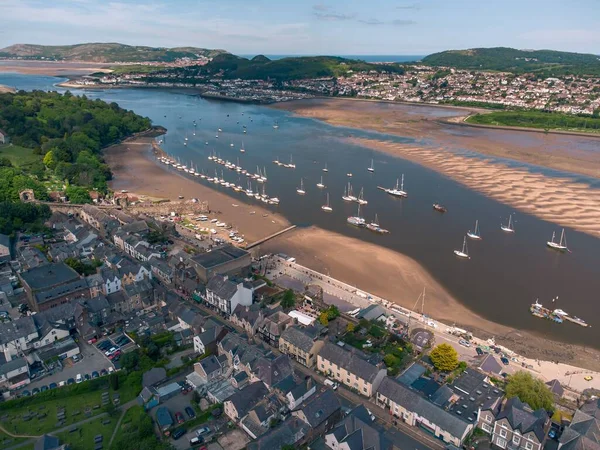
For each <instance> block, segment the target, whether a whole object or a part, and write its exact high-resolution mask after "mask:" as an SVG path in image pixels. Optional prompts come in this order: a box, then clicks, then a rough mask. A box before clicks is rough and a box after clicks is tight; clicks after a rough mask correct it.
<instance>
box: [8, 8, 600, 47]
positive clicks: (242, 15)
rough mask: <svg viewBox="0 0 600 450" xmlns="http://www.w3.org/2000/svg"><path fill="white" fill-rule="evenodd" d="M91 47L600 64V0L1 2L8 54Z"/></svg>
mask: <svg viewBox="0 0 600 450" xmlns="http://www.w3.org/2000/svg"><path fill="white" fill-rule="evenodd" d="M83 42H120V43H124V44H130V45H148V46H153V47H176V46H195V47H204V48H221V49H225V50H228V51H230V52H232V53H236V54H261V53H262V54H290V55H293V54H321V55H323V54H327V55H426V54H430V53H434V52H437V51H443V50H448V49H464V48H473V47H497V46H503V47H515V48H520V49H542V48H545V49H553V50H564V51H574V52H582V53H595V54H600V0H544V1H541V0H502V1H493V0H329V1H319V0H312V1H310V0H309V1H306V0H117V1H107V0H0V48H2V47H5V46H8V45H12V44H16V43H28V44H46V45H64V44H76V43H83Z"/></svg>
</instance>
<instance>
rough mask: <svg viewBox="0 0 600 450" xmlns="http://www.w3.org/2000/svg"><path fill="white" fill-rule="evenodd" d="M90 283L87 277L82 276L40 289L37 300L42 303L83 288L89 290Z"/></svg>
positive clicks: (36, 296)
mask: <svg viewBox="0 0 600 450" xmlns="http://www.w3.org/2000/svg"><path fill="white" fill-rule="evenodd" d="M88 289H89V287H88V284H87V281H86V280H85V278H80V279H77V280H74V281H71V282H69V283H64V284H61V285H59V286H56V287H53V288H48V289H44V290H40V291H39V292H36V293H35V301H36V302H37V303H38V304H40V305H42V304H44V303H47V302H50V301H52V300H55V299H57V298H60V297H63V296H65V295H71V294H75V293H76V292H80V291H83V290H88Z"/></svg>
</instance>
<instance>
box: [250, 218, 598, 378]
mask: <svg viewBox="0 0 600 450" xmlns="http://www.w3.org/2000/svg"><path fill="white" fill-rule="evenodd" d="M259 251H260V252H261V253H280V252H282V253H286V254H288V255H291V256H294V257H295V258H296V260H297V261H298V263H299V264H302V265H303V266H306V267H309V268H311V269H313V270H316V271H319V272H321V273H324V274H327V275H329V276H331V277H332V278H335V279H338V280H340V281H343V282H345V283H348V284H351V285H353V286H356V287H357V288H358V289H360V290H363V291H365V292H369V293H371V294H374V295H377V296H379V297H382V298H385V299H386V300H389V301H391V302H393V303H396V304H398V305H401V306H403V307H405V308H409V309H413V308H414V307H415V302H416V300H417V298H418V297H419V295H420V294H421V293H422V291H423V287H426V288H427V291H426V299H425V304H424V310H423V311H424V313H425V314H427V315H429V316H431V317H433V318H434V319H436V320H439V321H441V322H444V323H446V324H448V325H456V326H459V327H461V328H464V329H468V330H470V331H472V332H473V334H474V335H475V336H477V337H479V338H480V339H484V340H487V339H489V338H491V337H494V338H495V340H496V342H497V343H498V344H500V345H503V346H505V347H507V348H510V349H511V350H513V351H514V352H516V353H518V354H520V355H522V356H524V357H526V358H530V359H532V360H538V359H539V360H546V361H559V362H562V363H565V364H569V365H571V366H576V367H581V368H585V369H589V370H595V371H599V370H600V352H598V351H596V350H590V349H588V348H585V347H582V346H577V345H570V344H564V343H562V342H556V341H552V340H550V339H548V338H547V337H545V336H540V335H537V334H533V333H529V332H523V331H521V330H516V329H514V328H511V327H507V326H504V325H500V324H497V323H494V322H491V321H489V320H486V319H484V318H482V317H481V316H479V315H477V314H475V313H473V312H472V311H470V310H469V309H467V308H466V307H465V306H463V305H462V304H461V303H460V302H459V301H458V300H457V299H455V298H454V297H452V295H451V294H449V293H448V292H447V291H446V290H445V289H444V287H443V286H441V285H440V284H439V283H438V282H437V281H436V280H435V279H434V278H433V277H432V276H431V275H430V274H429V273H428V272H427V271H426V270H425V269H424V268H423V267H422V266H421V265H420V264H419V263H418V262H416V261H415V260H413V259H412V258H409V257H407V256H405V255H402V254H400V253H398V252H395V251H392V250H389V249H387V248H384V247H381V246H378V245H375V244H370V243H367V242H364V241H361V240H357V239H354V238H350V237H347V236H344V235H341V234H338V233H335V232H331V231H327V230H324V229H321V228H317V227H310V228H303V229H296V230H294V231H292V232H290V233H286V234H285V235H283V236H280V237H278V238H276V239H273V240H272V241H269V242H267V243H265V244H262V245H261V246H260V249H259ZM417 309H419V311H420V306H419V307H418V308H417Z"/></svg>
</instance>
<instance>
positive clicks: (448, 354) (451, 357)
mask: <svg viewBox="0 0 600 450" xmlns="http://www.w3.org/2000/svg"><path fill="white" fill-rule="evenodd" d="M429 357H430V358H431V361H432V362H433V366H434V367H435V368H436V369H437V370H441V371H444V372H450V371H452V370H454V369H456V368H457V367H458V353H457V352H456V350H455V349H454V347H452V346H451V345H450V344H446V343H444V344H440V345H438V346H437V347H435V348H434V349H433V350H431V353H429Z"/></svg>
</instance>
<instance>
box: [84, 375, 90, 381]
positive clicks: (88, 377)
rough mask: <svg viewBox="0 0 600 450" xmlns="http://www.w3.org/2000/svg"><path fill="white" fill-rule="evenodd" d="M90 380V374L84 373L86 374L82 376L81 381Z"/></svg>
mask: <svg viewBox="0 0 600 450" xmlns="http://www.w3.org/2000/svg"><path fill="white" fill-rule="evenodd" d="M91 378H92V377H90V374H89V373H86V374H85V375H84V376H83V379H84V380H85V381H88V380H90V379H91Z"/></svg>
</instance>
